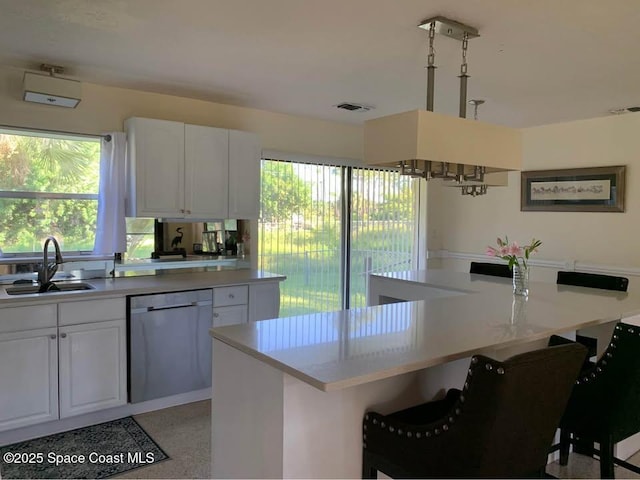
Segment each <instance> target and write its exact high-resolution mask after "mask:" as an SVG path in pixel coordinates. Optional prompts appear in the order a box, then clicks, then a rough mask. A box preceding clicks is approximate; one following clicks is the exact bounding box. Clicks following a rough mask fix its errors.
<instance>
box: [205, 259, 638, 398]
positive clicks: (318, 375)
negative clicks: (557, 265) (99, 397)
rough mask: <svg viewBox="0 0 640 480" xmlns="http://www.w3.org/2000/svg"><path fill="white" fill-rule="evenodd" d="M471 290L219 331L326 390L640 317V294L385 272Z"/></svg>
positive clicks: (216, 334)
mask: <svg viewBox="0 0 640 480" xmlns="http://www.w3.org/2000/svg"><path fill="white" fill-rule="evenodd" d="M380 276H382V277H385V278H390V279H395V280H398V281H401V282H402V281H406V282H414V283H418V284H421V285H424V286H425V287H429V286H432V287H437V288H440V289H450V290H455V291H457V292H465V293H466V292H468V294H464V295H459V296H455V297H446V298H435V299H429V300H424V301H418V302H405V303H396V304H390V305H382V306H378V307H367V308H360V309H352V310H345V311H339V312H328V313H318V314H311V315H301V316H296V317H289V318H280V319H273V320H264V321H260V322H253V323H250V324H244V325H235V326H229V327H220V328H214V329H211V335H212V336H213V337H214V338H215V339H218V340H220V341H222V342H224V343H226V344H228V345H231V346H232V347H235V348H237V349H238V350H240V351H242V352H244V353H246V354H248V355H250V356H252V357H254V358H257V359H259V360H261V361H263V362H265V363H267V364H269V365H271V366H273V367H275V368H278V369H280V370H282V371H284V372H286V373H288V374H290V375H292V376H294V377H296V378H298V379H300V380H302V381H305V382H307V383H309V384H310V385H313V386H314V387H316V388H318V389H320V390H324V391H330V390H338V389H341V388H346V387H349V386H353V385H359V384H363V383H367V382H371V381H375V380H380V379H383V378H388V377H391V376H395V375H398V374H401V373H406V372H411V371H415V370H419V369H423V368H426V367H430V366H434V365H438V364H442V363H446V362H449V361H452V360H456V359H460V358H465V357H469V356H471V355H474V354H477V353H490V352H491V351H494V350H495V349H496V348H506V347H510V346H515V345H518V344H524V343H527V342H530V341H533V340H537V339H542V338H547V337H549V336H550V335H552V334H558V333H564V332H569V331H574V330H576V329H579V328H585V327H589V326H593V325H597V324H601V323H607V322H611V321H615V320H617V319H619V318H622V317H628V316H632V315H637V314H640V295H638V294H635V295H634V294H631V293H629V294H627V293H624V292H611V291H605V290H598V289H592V288H583V287H571V286H562V285H555V284H550V283H539V282H531V284H530V294H529V298H528V299H524V298H521V297H515V296H514V295H513V293H512V285H511V280H510V279H508V278H496V277H487V276H485V275H474V274H468V273H459V272H449V271H445V270H430V271H422V272H401V273H394V274H383V275H380Z"/></svg>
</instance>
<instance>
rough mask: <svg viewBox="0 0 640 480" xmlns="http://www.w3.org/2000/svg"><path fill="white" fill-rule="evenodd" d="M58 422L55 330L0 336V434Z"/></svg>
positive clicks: (48, 329) (44, 329)
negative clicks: (38, 424)
mask: <svg viewBox="0 0 640 480" xmlns="http://www.w3.org/2000/svg"><path fill="white" fill-rule="evenodd" d="M7 310H14V309H7ZM57 418H58V336H57V328H55V327H53V328H42V329H36V330H27V331H20V332H11V333H2V334H0V430H10V429H12V428H18V427H24V426H26V425H32V424H34V423H41V422H47V421H49V420H56V419H57Z"/></svg>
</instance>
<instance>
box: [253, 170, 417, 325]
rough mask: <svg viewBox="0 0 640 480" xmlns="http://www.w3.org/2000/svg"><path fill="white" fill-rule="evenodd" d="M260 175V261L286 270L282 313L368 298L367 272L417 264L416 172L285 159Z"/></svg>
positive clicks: (350, 303)
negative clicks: (403, 174) (411, 175)
mask: <svg viewBox="0 0 640 480" xmlns="http://www.w3.org/2000/svg"><path fill="white" fill-rule="evenodd" d="M261 178H262V180H261V218H260V222H259V228H260V235H259V239H260V240H259V252H258V254H259V264H260V268H262V269H264V270H267V271H271V272H275V273H280V274H283V275H286V276H287V280H286V281H285V282H283V284H282V285H281V308H280V315H281V316H283V317H284V316H291V315H300V314H307V313H314V312H320V311H331V310H340V309H343V308H349V307H357V306H364V305H365V303H366V279H367V275H368V273H370V272H372V271H392V270H407V269H410V268H411V265H412V263H411V259H412V257H413V228H414V213H413V186H412V183H411V181H410V179H407V178H406V177H401V176H400V175H398V174H397V173H396V172H393V171H385V170H376V169H366V168H352V167H345V166H338V165H317V164H309V163H302V162H290V161H286V162H285V161H279V160H263V161H262V175H261ZM349 219H350V221H347V220H349ZM347 239H348V241H347ZM347 267H348V268H347Z"/></svg>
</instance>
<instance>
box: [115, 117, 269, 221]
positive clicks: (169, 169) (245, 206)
mask: <svg viewBox="0 0 640 480" xmlns="http://www.w3.org/2000/svg"><path fill="white" fill-rule="evenodd" d="M125 128H126V131H127V137H128V169H127V171H128V176H129V178H128V180H127V187H128V192H127V212H126V214H127V216H130V217H164V218H183V219H194V220H195V219H221V218H246V219H251V218H258V214H259V209H260V192H259V190H260V157H261V148H260V139H259V137H258V136H257V135H255V134H253V133H248V132H240V131H237V130H226V129H222V128H213V127H203V126H197V125H186V124H184V123H179V122H168V121H165V120H154V119H148V118H130V119H128V120H127V121H126V122H125Z"/></svg>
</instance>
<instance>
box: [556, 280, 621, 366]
mask: <svg viewBox="0 0 640 480" xmlns="http://www.w3.org/2000/svg"><path fill="white" fill-rule="evenodd" d="M556 283H557V284H558V285H574V286H577V287H589V288H599V289H601V290H612V291H616V292H626V291H627V288H628V287H629V279H628V278H626V277H615V276H612V275H600V274H595V273H583V272H563V271H560V272H558V276H557V278H556ZM576 341H577V342H579V343H581V344H583V345H584V346H585V347H587V348H588V349H589V358H591V357H594V356H595V355H596V353H597V351H598V342H597V340H596V339H595V338H591V337H587V336H584V335H580V334H578V335H576Z"/></svg>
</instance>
